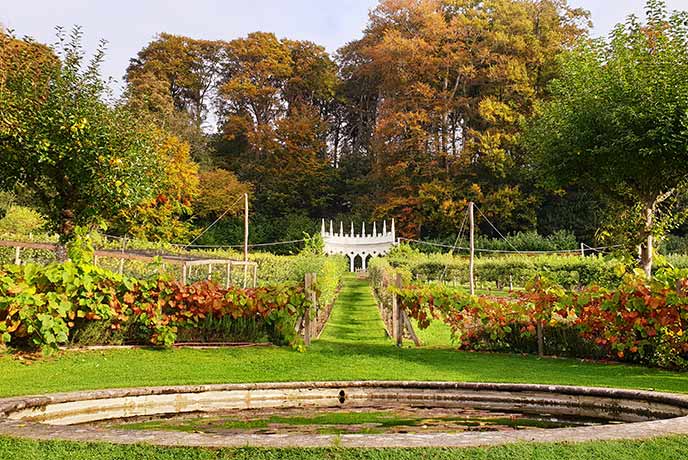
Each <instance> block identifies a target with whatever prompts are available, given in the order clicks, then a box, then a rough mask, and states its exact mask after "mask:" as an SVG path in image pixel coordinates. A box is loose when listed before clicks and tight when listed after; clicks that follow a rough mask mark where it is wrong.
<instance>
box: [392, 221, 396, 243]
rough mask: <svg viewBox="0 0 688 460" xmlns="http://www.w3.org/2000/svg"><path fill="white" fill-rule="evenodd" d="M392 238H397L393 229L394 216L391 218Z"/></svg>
mask: <svg viewBox="0 0 688 460" xmlns="http://www.w3.org/2000/svg"><path fill="white" fill-rule="evenodd" d="M392 239H393V240H394V241H396V240H397V238H396V232H395V231H394V218H392Z"/></svg>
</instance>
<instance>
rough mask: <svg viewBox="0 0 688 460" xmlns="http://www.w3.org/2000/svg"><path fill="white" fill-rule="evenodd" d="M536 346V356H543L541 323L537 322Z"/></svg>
mask: <svg viewBox="0 0 688 460" xmlns="http://www.w3.org/2000/svg"><path fill="white" fill-rule="evenodd" d="M537 346H538V356H540V357H543V356H545V338H544V337H543V333H542V321H538V322H537Z"/></svg>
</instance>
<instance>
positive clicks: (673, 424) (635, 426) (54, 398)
mask: <svg viewBox="0 0 688 460" xmlns="http://www.w3.org/2000/svg"><path fill="white" fill-rule="evenodd" d="M326 389H331V390H335V389H336V390H339V389H343V390H346V389H370V390H371V391H372V390H376V389H378V390H385V389H387V390H395V389H398V390H403V391H406V390H419V391H430V390H435V391H441V390H457V391H458V390H467V391H475V392H481V391H485V392H498V393H499V392H504V393H515V394H518V393H524V394H525V393H528V392H536V393H551V394H552V395H564V396H573V397H579V396H580V397H586V398H593V399H594V398H600V400H604V399H607V400H608V399H613V400H618V401H627V402H628V401H630V402H640V403H642V402H647V403H648V404H652V403H656V404H662V405H667V406H672V407H675V408H680V409H681V411H683V412H685V413H686V414H688V395H687V394H678V393H666V392H656V391H648V390H634V389H617V388H606V387H582V386H568V385H547V384H521V383H482V382H423V381H327V382H276V383H233V384H211V385H182V386H156V387H140V388H117V389H106V390H88V391H77V392H69V393H55V394H45V395H37V396H18V397H10V398H3V399H0V435H3V436H9V437H15V438H24V439H34V440H64V441H80V442H106V443H113V444H150V445H158V446H168V447H173V446H177V447H182V446H183V447H209V448H238V447H268V448H269V447H272V448H284V447H292V448H293V447H306V448H317V447H332V446H341V447H351V448H360V447H366V448H392V447H395V448H409V447H483V446H494V445H502V444H508V443H513V442H583V441H601V440H642V439H650V438H656V437H666V436H673V435H688V415H684V416H678V417H674V418H666V419H659V420H651V421H640V422H632V423H620V424H611V425H596V426H585V427H570V428H554V429H547V430H517V431H508V432H503V431H498V432H461V433H428V434H404V433H398V434H379V435H377V434H376V435H373V434H342V435H320V434H239V435H231V436H226V435H217V434H209V433H187V432H176V431H174V432H173V431H154V430H150V431H149V430H145V431H131V430H121V429H110V428H103V427H97V426H87V425H49V424H46V423H39V422H34V421H27V420H22V419H13V418H10V417H11V415H12V414H14V413H17V412H20V411H26V410H40V409H41V408H44V407H46V406H49V405H54V404H62V403H72V402H73V403H78V402H83V401H98V400H108V399H116V398H128V397H140V396H157V395H175V394H179V395H185V394H187V395H193V394H200V393H208V392H226V391H235V390H236V391H251V390H257V391H260V390H326Z"/></svg>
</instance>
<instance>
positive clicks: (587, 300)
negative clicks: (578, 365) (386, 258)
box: [390, 270, 688, 369]
mask: <svg viewBox="0 0 688 460" xmlns="http://www.w3.org/2000/svg"><path fill="white" fill-rule="evenodd" d="M677 280H679V282H678V286H679V288H677ZM390 289H391V290H392V291H393V292H396V294H397V295H398V296H399V301H400V305H401V306H402V307H403V308H405V309H406V311H407V313H408V315H409V316H410V317H412V318H415V319H416V320H417V321H418V325H419V327H421V328H425V327H427V326H428V325H429V323H430V321H432V320H433V319H437V320H442V321H444V322H445V323H446V324H448V325H449V327H450V328H451V330H452V336H453V337H454V339H455V340H456V341H457V342H458V343H460V346H461V347H463V348H466V349H472V350H500V351H506V350H508V351H515V352H526V353H530V352H534V351H536V350H537V338H536V331H537V327H538V324H540V325H541V327H542V329H543V336H544V342H545V352H546V353H549V354H557V355H565V356H574V357H582V358H587V357H592V358H607V359H617V360H627V361H631V362H637V363H642V364H649V365H655V366H659V367H665V368H683V369H686V368H688V272H686V271H678V270H671V271H663V272H660V273H659V274H658V276H657V277H655V278H654V279H653V280H652V281H650V282H648V281H646V280H645V279H644V278H641V277H635V276H630V275H629V276H626V277H624V279H623V281H622V282H621V284H620V285H619V286H618V287H617V288H615V289H603V288H599V287H589V288H586V289H584V290H582V291H567V290H565V289H563V288H562V287H560V286H557V285H556V284H553V283H550V282H548V281H546V280H543V279H539V280H537V281H536V282H534V283H531V284H530V285H529V286H528V290H527V291H526V292H522V293H518V294H517V293H513V294H512V296H511V297H505V298H497V297H491V296H470V295H469V294H468V293H466V292H465V291H463V290H459V289H453V288H449V287H447V286H444V285H439V284H426V285H422V286H415V287H408V288H402V289H397V288H390Z"/></svg>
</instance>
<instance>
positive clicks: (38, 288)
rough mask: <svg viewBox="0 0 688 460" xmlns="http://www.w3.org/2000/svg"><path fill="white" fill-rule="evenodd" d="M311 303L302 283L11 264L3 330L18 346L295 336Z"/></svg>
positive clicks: (5, 280)
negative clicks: (243, 284)
mask: <svg viewBox="0 0 688 460" xmlns="http://www.w3.org/2000/svg"><path fill="white" fill-rule="evenodd" d="M308 304H309V300H307V299H306V297H305V295H304V292H303V287H302V286H298V285H295V284H284V285H273V286H270V287H258V288H254V289H242V288H230V289H223V288H221V287H220V286H219V285H218V284H217V283H214V282H211V281H202V282H197V283H194V284H191V285H183V284H181V283H180V282H178V281H174V280H171V279H166V278H164V277H160V278H154V279H150V280H141V279H135V278H130V277H127V276H121V275H117V274H115V273H112V272H110V271H108V270H104V269H101V268H97V267H95V266H93V265H90V264H86V263H75V262H72V261H68V262H65V263H64V264H52V265H48V266H45V267H40V266H37V265H25V266H5V267H4V268H3V270H2V272H1V273H0V320H1V321H2V322H0V331H2V339H3V342H4V343H6V344H8V345H11V346H13V347H19V348H46V347H47V348H54V347H57V346H58V345H67V344H70V343H71V344H79V345H105V344H140V345H155V346H171V345H172V344H174V343H175V341H177V340H178V339H180V338H181V339H183V340H184V341H203V342H221V341H231V340H242V339H243V340H251V341H255V340H258V341H263V340H269V341H272V342H274V343H277V344H288V343H292V342H293V341H294V340H295V329H294V326H295V323H296V321H297V320H298V318H300V316H302V315H303V313H304V311H305V308H306V307H307V305H308Z"/></svg>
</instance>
